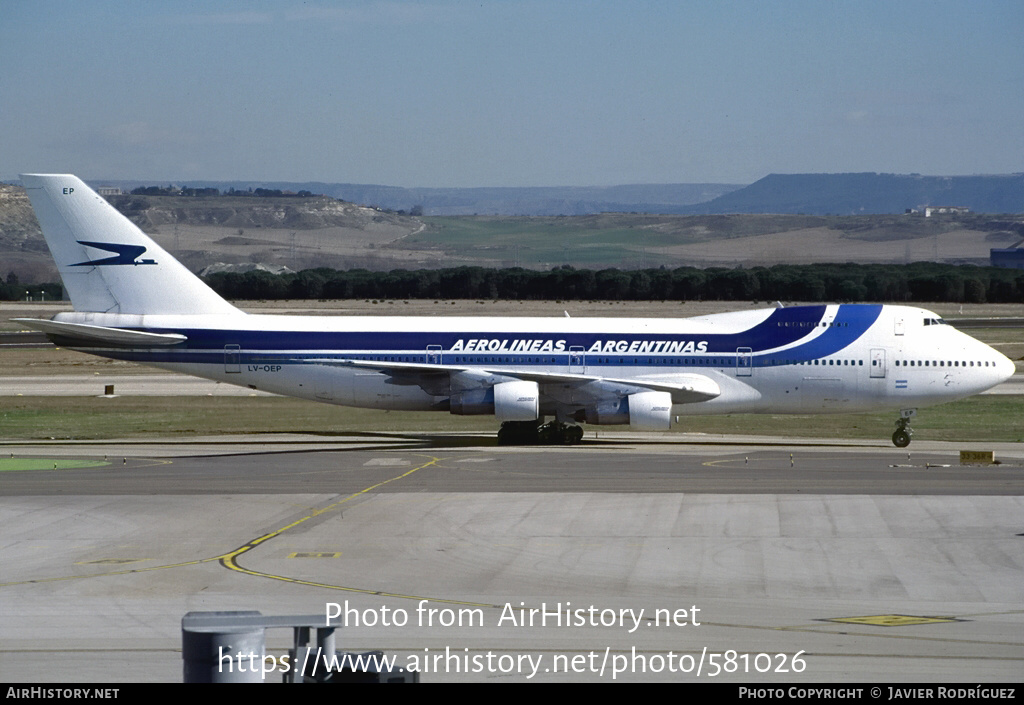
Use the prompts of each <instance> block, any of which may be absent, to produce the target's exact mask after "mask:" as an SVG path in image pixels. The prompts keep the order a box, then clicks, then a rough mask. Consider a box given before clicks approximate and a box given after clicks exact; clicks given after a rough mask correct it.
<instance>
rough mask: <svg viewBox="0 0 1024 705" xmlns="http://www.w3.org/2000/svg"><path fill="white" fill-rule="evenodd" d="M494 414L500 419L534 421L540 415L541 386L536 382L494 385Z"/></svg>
mask: <svg viewBox="0 0 1024 705" xmlns="http://www.w3.org/2000/svg"><path fill="white" fill-rule="evenodd" d="M494 415H495V416H496V417H497V418H498V421H502V422H504V421H534V420H536V419H537V417H538V416H540V388H539V387H538V386H537V383H536V382H524V381H517V382H502V383H501V384H496V385H494Z"/></svg>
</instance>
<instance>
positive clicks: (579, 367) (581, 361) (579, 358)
mask: <svg viewBox="0 0 1024 705" xmlns="http://www.w3.org/2000/svg"><path fill="white" fill-rule="evenodd" d="M586 355H587V353H586V351H584V349H583V346H582V345H573V346H571V347H570V348H569V374H571V375H581V374H584V373H585V372H586Z"/></svg>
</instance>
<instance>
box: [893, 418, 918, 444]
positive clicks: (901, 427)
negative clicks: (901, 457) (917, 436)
mask: <svg viewBox="0 0 1024 705" xmlns="http://www.w3.org/2000/svg"><path fill="white" fill-rule="evenodd" d="M916 413H917V410H916V409H902V410H900V420H899V421H897V422H896V431H895V432H894V433H893V434H892V444H893V445H894V446H896V447H897V448H906V447H907V446H909V445H910V437H911V436H913V435H914V429H912V428H910V419H912V418H913V417H914V415H915V414H916Z"/></svg>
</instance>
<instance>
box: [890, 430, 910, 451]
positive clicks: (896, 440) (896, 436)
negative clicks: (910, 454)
mask: <svg viewBox="0 0 1024 705" xmlns="http://www.w3.org/2000/svg"><path fill="white" fill-rule="evenodd" d="M892 444H893V445H894V446H896V447H897V448H906V447H907V446H909V445H910V434H909V433H907V432H906V431H904V430H903V429H901V428H900V429H896V432H895V433H893V434H892Z"/></svg>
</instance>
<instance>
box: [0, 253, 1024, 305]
mask: <svg viewBox="0 0 1024 705" xmlns="http://www.w3.org/2000/svg"><path fill="white" fill-rule="evenodd" d="M206 282H207V283H208V284H209V285H210V286H211V287H213V288H214V289H215V290H216V291H217V292H218V293H219V294H220V295H221V296H223V297H225V298H227V299H352V298H357V299H515V300H520V299H525V300H559V299H561V300H587V301H593V300H612V301H624V300H625V301H630V300H631V301H654V300H658V301H663V300H679V301H687V300H693V301H699V300H709V301H710V300H715V301H757V300H763V301H774V300H781V301H819V302H822V301H897V302H898V301H926V302H956V303H985V302H990V303H1021V302H1024V270H1017V269H1000V268H996V267H974V266H968V265H963V266H955V265H944V264H933V263H928V262H919V263H916V264H911V265H880V264H878V265H875V264H863V265H862V264H842V265H838V264H808V265H776V266H774V267H754V268H753V269H724V268H711V269H696V268H693V267H680V268H678V269H641V270H633V271H628V270H619V269H602V270H598V271H595V270H591V269H574V268H573V267H570V266H563V267H558V268H556V269H553V270H551V271H546V272H540V271H534V270H529V269H520V268H513V269H487V268H484V267H457V268H453V269H419V270H414V271H409V270H405V269H395V270H392V271H390V272H371V271H369V270H366V269H352V270H347V271H339V270H334V269H307V270H304V271H301V272H298V273H288V274H280V275H274V274H270V273H269V272H261V271H252V272H245V273H233V272H222V273H218V274H213V275H210V276H209V277H207V278H206ZM61 291H62V287H61V285H60V284H32V285H24V284H20V283H18V281H17V277H13V276H8V278H7V281H6V282H0V300H3V301H24V300H25V299H26V297H28V298H31V299H32V300H34V301H39V300H41V299H45V300H47V301H52V300H54V299H59V298H61ZM26 292H27V294H26Z"/></svg>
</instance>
